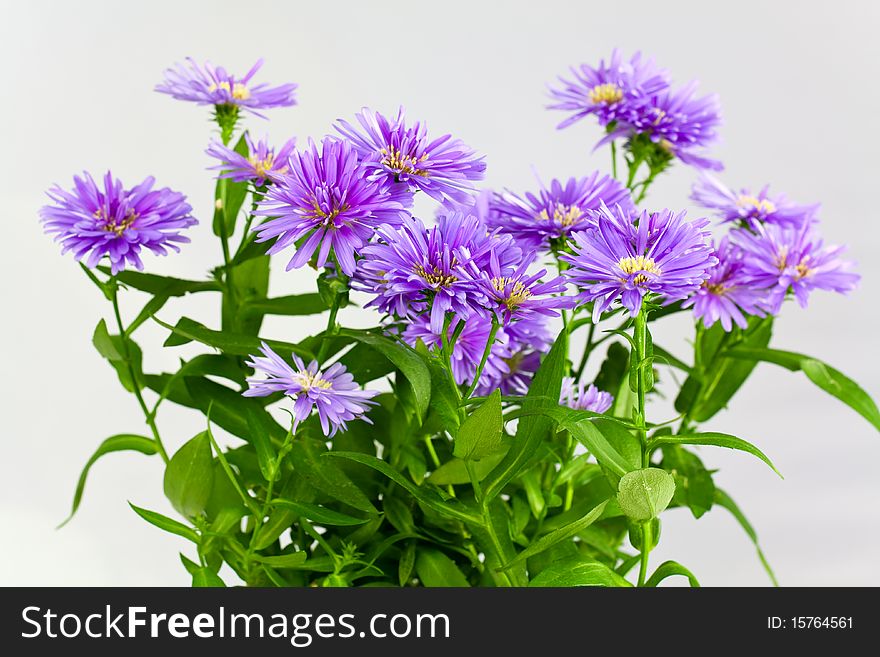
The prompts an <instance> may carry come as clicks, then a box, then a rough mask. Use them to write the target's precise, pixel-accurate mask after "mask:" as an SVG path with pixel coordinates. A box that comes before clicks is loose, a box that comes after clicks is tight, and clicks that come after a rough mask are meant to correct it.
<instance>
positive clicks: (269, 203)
mask: <svg viewBox="0 0 880 657" xmlns="http://www.w3.org/2000/svg"><path fill="white" fill-rule="evenodd" d="M289 163H290V171H289V172H288V173H287V174H286V175H285V176H283V177H282V178H281V179H280V180H279V181H278V183H276V184H274V185H271V186H270V187H269V188H268V189H267V190H266V195H265V198H264V199H263V201H262V202H261V203H260V208H259V210H258V211H257V214H259V215H263V216H267V217H271V218H270V219H269V220H268V221H266V222H265V223H263V224H261V225H259V226H257V227H256V228H255V229H254V230H256V231H257V232H258V237H257V241H258V242H265V241H267V240H270V239H273V238H277V240H276V241H275V243H274V244H273V245H272V246H271V247H270V248H269V250H268V251H267V253H269V254H275V253H278V252H279V251H282V250H284V249H286V248H287V247H288V246H291V245H295V246H296V253H295V254H294V256H293V258H291V260H290V262H289V263H288V264H287V269H288V270H290V269H294V268H297V267H302V266H303V265H304V264H306V263H307V262H308V261H309V259H310V258H311V257H312V255H314V253H315V251H318V258H317V266H318V267H323V266H324V264H325V263H326V262H327V259H328V258H329V256H330V250H331V249H333V253H334V254H335V256H336V259H337V260H338V262H339V267H340V268H341V269H342V271H343V272H344V273H345V274H346V275H348V276H351V275H352V274H354V271H355V253H356V252H358V251H360V249H361V248H362V247H363V246H364V244H366V243H367V242H368V241H369V240H370V238H371V237H372V236H373V234H374V233H375V232H376V230H377V229H378V228H379V227H380V226H383V225H386V224H389V225H399V224H400V223H401V221H403V219H404V218H405V217H407V216H408V215H409V213H408V211H407V210H406V207H407V205H406V204H408V203H409V201H410V200H411V197H410V195H409V194H408V193H405V192H401V191H400V190H399V189H398V188H394V187H391V186H388V185H386V184H384V183H383V182H382V181H376V180H370V179H369V178H368V175H367V174H368V171H367V170H366V169H365V168H364V167H363V166H361V165H360V164H359V163H358V159H357V153H355V152H354V150H353V149H352V148H351V146H350V145H349V144H348V143H346V142H342V141H337V140H334V139H330V138H327V139H324V141H323V142H322V144H321V150H320V151H319V150H318V147H317V146H316V145H315V143H314V142H313V141H311V140H309V147H308V149H306V150H305V151H302V152H298V151H295V152H294V153H293V154H292V155H291V157H290V161H289ZM306 236H308V239H306V240H305V241H304V242H303V243H302V244H298V242H299V240H301V239H303V238H305V237H306ZM319 247H320V249H319Z"/></svg>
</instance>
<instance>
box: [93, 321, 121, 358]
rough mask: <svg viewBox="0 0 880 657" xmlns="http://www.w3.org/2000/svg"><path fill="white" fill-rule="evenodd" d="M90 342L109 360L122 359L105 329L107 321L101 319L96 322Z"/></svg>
mask: <svg viewBox="0 0 880 657" xmlns="http://www.w3.org/2000/svg"><path fill="white" fill-rule="evenodd" d="M92 344H93V345H95V349H97V350H98V353H99V354H101V355H102V356H103V357H104V358H106V359H107V360H109V361H111V362H118V361H122V360H123V358H122V354H121V353H119V350H117V349H116V345H115V344H113V340H112V339H111V338H110V332H109V331H108V330H107V322H105V321H104V320H103V319H102V320H101V321H100V322H98V325H97V326H96V327H95V332H94V333H93V334H92Z"/></svg>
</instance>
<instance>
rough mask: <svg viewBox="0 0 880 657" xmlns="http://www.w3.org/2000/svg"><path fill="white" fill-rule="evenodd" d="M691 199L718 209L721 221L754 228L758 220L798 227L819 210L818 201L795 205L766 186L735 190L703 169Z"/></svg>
mask: <svg viewBox="0 0 880 657" xmlns="http://www.w3.org/2000/svg"><path fill="white" fill-rule="evenodd" d="M691 199H692V200H694V201H695V202H696V203H699V204H700V206H701V207H704V208H708V209H711V210H715V211H717V213H718V216H719V217H720V218H721V220H722V221H725V222H739V223H742V224H745V225H746V226H748V227H749V228H753V229H754V228H755V227H756V226H757V225H758V224H761V223H767V224H779V225H781V226H792V227H796V228H797V227H801V226H803V225H804V224H807V223H810V222H813V221H815V219H816V213H817V212H818V210H819V204H818V203H815V204H813V205H798V204H796V203H792V202H791V201H789V200H788V199H787V198H786V197H785V196H784V195H783V194H776V195H772V196H771V195H770V193H769V186H765V187H764V188H762V189H761V190H760V191H759V192H758V193H757V194H753V193H752V192H751V191H749V190H748V189H741V190H740V191H739V193H737V192H734V191H733V190H732V189H730V188H729V187H727V186H726V185H724V184H723V183H722V182H721V181H719V180H718V179H717V178H715V177H714V176H711V175H709V174H706V173H704V174H703V175H702V176H701V177H700V179H699V180H698V181H697V182H696V183H695V184H694V187H693V190H692V192H691Z"/></svg>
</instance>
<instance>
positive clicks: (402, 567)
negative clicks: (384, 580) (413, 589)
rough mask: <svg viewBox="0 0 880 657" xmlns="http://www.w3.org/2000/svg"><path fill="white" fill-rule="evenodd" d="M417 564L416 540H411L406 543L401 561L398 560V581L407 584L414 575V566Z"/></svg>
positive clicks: (403, 584)
mask: <svg viewBox="0 0 880 657" xmlns="http://www.w3.org/2000/svg"><path fill="white" fill-rule="evenodd" d="M415 564H416V541H415V540H411V541H410V542H409V543H407V544H406V547H405V548H404V549H403V553H402V554H401V555H400V561H398V562H397V581H398V582H399V583H400V585H401V586H406V585H407V584H408V583H409V580H410V578H411V577H412V572H413V567H414V566H415Z"/></svg>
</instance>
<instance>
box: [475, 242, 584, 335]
mask: <svg viewBox="0 0 880 657" xmlns="http://www.w3.org/2000/svg"><path fill="white" fill-rule="evenodd" d="M491 255H492V257H491V258H490V261H489V269H488V270H483V271H481V272H480V273H481V276H480V278H479V279H478V284H479V288H480V290H481V291H482V292H483V295H484V296H485V298H486V302H485V303H486V308H487V309H488V310H489V311H490V312H492V313H494V314H495V315H496V316H497V317H498V318H499V321H500V322H501V323H502V324H503V325H505V326H506V325H509V324H511V323H514V322H516V321H519V320H523V319H530V318H534V317H535V316H536V315H544V316H546V317H558V316H559V312H558V311H557V308H572V307H573V306H574V305H575V304H576V303H577V301H576V300H575V299H574V298H572V297H566V296H557V295H563V294H565V291H566V281H565V279H564V278H563V277H562V276H556V277H555V278H552V279H550V280H547V281H542V280H541V279H542V278H544V276H546V275H547V270H546V269H541V270H540V271H538V272H535V273H532V274H529V273H528V270H529V267H530V265H531V262H532V259H531V258H524V259H523V261H522V262H520V264H519V265H518V266H517V268H516V269H515V270H514V272H513V273H511V274H510V275H507V276H505V275H504V272H503V271H502V268H501V266H500V264H499V263H498V259H497V256H495V254H494V253H492V254H491Z"/></svg>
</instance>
